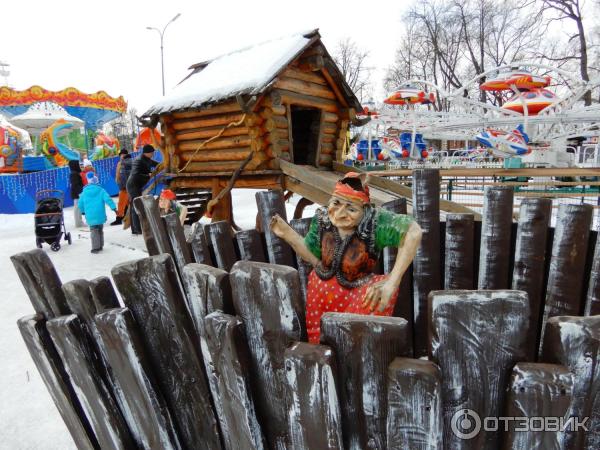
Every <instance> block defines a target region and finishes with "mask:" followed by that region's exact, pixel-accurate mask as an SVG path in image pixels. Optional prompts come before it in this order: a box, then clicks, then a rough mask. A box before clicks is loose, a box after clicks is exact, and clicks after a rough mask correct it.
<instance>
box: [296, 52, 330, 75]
mask: <svg viewBox="0 0 600 450" xmlns="http://www.w3.org/2000/svg"><path fill="white" fill-rule="evenodd" d="M323 67H325V59H324V58H323V57H322V56H321V55H313V56H308V57H306V58H300V59H299V60H298V68H299V69H300V70H302V71H304V72H316V71H318V70H321V69H322V68H323Z"/></svg>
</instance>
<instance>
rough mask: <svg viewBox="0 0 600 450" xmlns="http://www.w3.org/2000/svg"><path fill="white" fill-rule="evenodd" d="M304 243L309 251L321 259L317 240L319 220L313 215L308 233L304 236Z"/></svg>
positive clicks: (319, 243) (319, 245)
mask: <svg viewBox="0 0 600 450" xmlns="http://www.w3.org/2000/svg"><path fill="white" fill-rule="evenodd" d="M304 243H305V244H306V246H307V247H308V249H309V250H310V252H311V253H312V254H313V255H315V256H316V257H317V258H319V259H321V242H319V222H318V221H317V216H316V215H315V216H314V217H313V218H312V221H311V222H310V227H309V229H308V233H306V236H305V237H304Z"/></svg>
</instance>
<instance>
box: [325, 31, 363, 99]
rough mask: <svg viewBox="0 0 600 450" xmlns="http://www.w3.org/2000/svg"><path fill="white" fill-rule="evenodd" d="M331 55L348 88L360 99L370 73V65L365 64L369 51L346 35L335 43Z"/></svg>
mask: <svg viewBox="0 0 600 450" xmlns="http://www.w3.org/2000/svg"><path fill="white" fill-rule="evenodd" d="M332 57H333V60H334V61H335V63H336V64H337V66H338V67H339V69H340V71H341V72H342V74H343V75H344V78H345V79H346V82H347V83H348V85H349V86H350V88H351V89H352V90H353V91H354V92H355V93H356V94H357V95H358V99H359V100H360V101H362V97H363V93H364V91H367V90H368V88H369V75H370V73H371V67H369V66H367V62H368V57H369V52H368V51H366V50H362V49H361V48H359V47H358V45H357V44H356V42H354V41H353V40H352V39H351V38H349V37H346V38H343V39H341V40H340V41H339V42H338V43H337V45H336V47H335V49H334V52H333V55H332Z"/></svg>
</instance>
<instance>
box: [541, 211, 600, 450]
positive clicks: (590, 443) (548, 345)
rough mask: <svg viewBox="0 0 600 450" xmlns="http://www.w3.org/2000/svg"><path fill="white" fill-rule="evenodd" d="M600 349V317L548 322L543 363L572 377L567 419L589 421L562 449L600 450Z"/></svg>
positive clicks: (565, 439) (571, 433) (561, 318)
mask: <svg viewBox="0 0 600 450" xmlns="http://www.w3.org/2000/svg"><path fill="white" fill-rule="evenodd" d="M561 206H562V205H561ZM569 206H574V205H569ZM577 206H583V205H577ZM599 348H600V316H591V317H570V316H559V317H551V318H550V319H548V322H547V323H546V331H545V333H544V340H543V341H542V354H541V361H542V362H545V363H551V364H562V365H563V366H565V367H566V368H567V369H569V370H570V371H571V373H572V374H573V398H572V400H571V405H570V408H569V412H568V413H567V414H566V417H567V418H569V417H577V418H579V421H580V422H581V421H583V419H584V418H585V417H588V418H589V419H588V420H587V423H586V428H588V430H589V431H588V432H587V433H586V432H585V430H583V429H581V428H579V429H577V430H573V431H569V432H567V433H566V434H565V436H563V445H564V447H563V448H568V449H571V448H573V449H579V448H582V449H585V450H592V449H597V448H600V353H599V352H598V349H599Z"/></svg>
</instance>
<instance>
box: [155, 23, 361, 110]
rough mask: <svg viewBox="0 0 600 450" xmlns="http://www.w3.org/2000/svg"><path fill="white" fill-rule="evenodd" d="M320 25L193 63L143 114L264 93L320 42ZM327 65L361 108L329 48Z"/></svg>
mask: <svg viewBox="0 0 600 450" xmlns="http://www.w3.org/2000/svg"><path fill="white" fill-rule="evenodd" d="M320 40H321V36H320V35H319V32H318V30H317V29H315V30H312V31H310V32H308V33H297V34H293V35H291V36H286V37H283V38H279V39H274V40H271V41H267V42H263V43H261V44H257V45H254V46H251V47H246V48H243V49H241V50H237V51H234V52H231V53H227V54H225V55H222V56H219V57H217V58H214V59H212V60H210V61H204V62H201V63H197V64H194V65H192V66H190V67H189V69H190V70H191V73H190V74H189V75H188V76H187V77H186V78H184V80H183V81H182V82H181V83H179V84H178V85H177V86H176V87H175V88H174V89H173V90H172V91H171V92H170V93H169V94H167V95H166V96H165V97H164V98H163V99H162V100H161V101H159V102H158V103H156V104H154V105H153V106H152V107H150V109H148V111H146V112H145V113H144V115H143V117H150V116H157V115H160V114H165V113H170V112H174V111H182V110H188V109H197V108H201V107H203V106H206V105H208V104H214V103H219V102H221V101H224V100H226V99H230V98H235V97H236V96H239V95H247V96H250V97H251V96H255V95H260V94H262V93H264V92H265V91H266V90H267V89H268V88H269V87H270V86H271V84H272V82H273V81H274V79H275V78H276V77H277V75H278V74H279V73H280V72H282V71H283V70H284V69H285V68H286V67H287V66H288V64H290V63H291V62H292V61H293V60H294V59H296V58H297V57H298V56H299V55H300V54H302V53H303V52H304V51H305V50H306V49H308V48H309V47H310V46H312V45H313V44H315V43H316V42H319V44H320V45H322V43H321V42H320ZM325 60H326V64H325V69H326V70H327V71H328V72H329V73H330V75H331V77H332V79H333V80H334V81H335V82H336V83H337V84H338V87H340V88H341V89H340V91H341V92H342V95H344V97H345V99H346V101H347V102H348V104H349V105H350V106H352V107H354V108H355V109H357V110H359V109H360V108H361V106H360V102H359V101H358V99H357V98H356V96H355V95H354V93H353V92H352V89H350V87H349V86H348V84H347V83H346V81H345V79H344V77H343V75H342V74H341V72H340V71H339V69H338V68H337V66H336V65H335V63H334V62H333V59H332V58H331V56H329V54H328V53H327V52H326V50H325Z"/></svg>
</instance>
